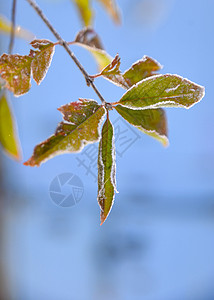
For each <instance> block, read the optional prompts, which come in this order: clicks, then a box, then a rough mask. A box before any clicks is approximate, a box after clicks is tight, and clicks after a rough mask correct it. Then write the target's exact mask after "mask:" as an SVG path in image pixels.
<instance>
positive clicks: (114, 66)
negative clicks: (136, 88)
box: [100, 54, 121, 77]
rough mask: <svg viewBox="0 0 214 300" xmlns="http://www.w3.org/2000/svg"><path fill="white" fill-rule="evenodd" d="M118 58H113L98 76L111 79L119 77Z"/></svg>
mask: <svg viewBox="0 0 214 300" xmlns="http://www.w3.org/2000/svg"><path fill="white" fill-rule="evenodd" d="M120 74H121V72H120V57H119V55H118V54H117V55H116V56H115V58H114V59H113V60H112V62H111V63H110V64H109V65H107V66H106V67H105V68H104V69H103V70H102V71H101V72H100V76H106V77H111V76H117V75H120Z"/></svg>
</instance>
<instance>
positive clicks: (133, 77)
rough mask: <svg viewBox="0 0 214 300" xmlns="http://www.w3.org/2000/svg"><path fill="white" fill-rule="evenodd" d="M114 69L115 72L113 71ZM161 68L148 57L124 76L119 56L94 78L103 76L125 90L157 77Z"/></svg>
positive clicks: (137, 63)
mask: <svg viewBox="0 0 214 300" xmlns="http://www.w3.org/2000/svg"><path fill="white" fill-rule="evenodd" d="M112 67H113V70H112V71H111V69H112ZM161 68H162V66H161V65H160V64H159V63H158V62H157V61H156V60H154V59H153V58H150V57H148V56H144V57H143V58H142V59H141V60H139V61H137V62H136V63H134V64H133V65H132V66H131V68H130V69H128V70H127V71H125V72H124V73H123V74H122V72H121V71H120V58H119V56H118V55H116V56H115V58H114V59H113V60H112V62H111V63H110V64H109V65H108V66H106V67H105V68H104V69H103V70H102V71H101V72H100V73H99V74H97V75H94V77H98V76H103V77H104V78H105V79H108V80H110V81H111V82H112V83H114V84H116V85H118V86H120V87H122V88H124V89H129V88H130V87H132V86H133V85H134V84H136V83H137V82H139V81H141V80H143V79H145V78H147V77H150V76H152V75H155V74H156V73H155V72H156V71H158V70H160V69H161Z"/></svg>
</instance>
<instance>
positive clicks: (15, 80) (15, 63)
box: [0, 54, 32, 96]
mask: <svg viewBox="0 0 214 300" xmlns="http://www.w3.org/2000/svg"><path fill="white" fill-rule="evenodd" d="M31 63H32V58H31V57H29V56H27V55H25V56H21V55H18V54H14V55H8V54H3V55H2V56H1V57H0V75H1V77H2V78H3V79H4V80H5V81H6V87H7V88H8V89H9V90H10V91H12V92H13V93H14V95H15V96H20V95H23V94H25V93H27V92H28V91H29V89H30V87H31V84H30V81H31Z"/></svg>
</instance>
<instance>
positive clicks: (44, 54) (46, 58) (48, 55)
mask: <svg viewBox="0 0 214 300" xmlns="http://www.w3.org/2000/svg"><path fill="white" fill-rule="evenodd" d="M31 45H32V47H33V48H35V49H37V50H31V51H30V57H32V58H33V61H32V65H31V67H32V75H33V79H34V80H35V81H36V83H37V84H40V83H41V82H42V80H43V79H44V78H45V75H46V74H47V71H48V68H49V67H50V64H51V61H52V57H53V55H54V51H55V46H54V44H53V43H52V42H50V41H48V40H34V41H32V42H31Z"/></svg>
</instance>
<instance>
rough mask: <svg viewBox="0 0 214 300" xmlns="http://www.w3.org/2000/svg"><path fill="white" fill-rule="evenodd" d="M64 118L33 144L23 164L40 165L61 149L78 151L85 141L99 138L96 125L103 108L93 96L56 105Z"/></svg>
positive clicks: (102, 115)
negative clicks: (47, 135) (46, 136)
mask: <svg viewBox="0 0 214 300" xmlns="http://www.w3.org/2000/svg"><path fill="white" fill-rule="evenodd" d="M59 110H60V111H61V112H62V114H63V116H64V120H65V121H66V122H61V123H60V124H59V125H58V127H57V129H56V132H55V134H54V135H52V136H51V137H50V138H49V139H47V140H46V141H44V142H42V143H41V144H39V145H38V146H36V147H35V149H34V153H33V156H32V157H31V158H30V159H29V160H28V161H27V162H25V163H24V164H25V165H26V166H39V165H40V164H41V163H43V162H45V161H46V160H48V159H50V158H52V157H55V156H56V155H59V154H63V153H76V152H80V151H81V150H82V149H83V148H84V147H85V146H86V145H88V144H91V143H95V142H97V141H99V138H100V134H99V127H100V124H101V123H102V121H103V117H104V115H105V113H106V110H105V108H104V107H103V106H101V105H99V104H98V103H97V102H96V101H94V100H86V99H80V101H77V102H72V103H70V104H68V105H65V106H62V107H60V108H59Z"/></svg>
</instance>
